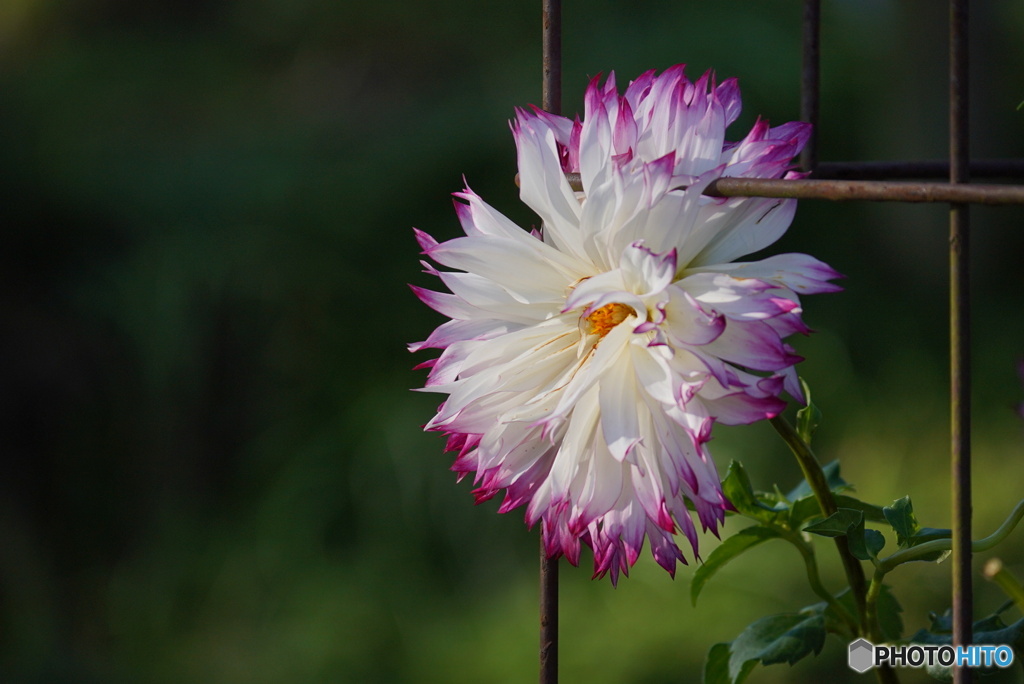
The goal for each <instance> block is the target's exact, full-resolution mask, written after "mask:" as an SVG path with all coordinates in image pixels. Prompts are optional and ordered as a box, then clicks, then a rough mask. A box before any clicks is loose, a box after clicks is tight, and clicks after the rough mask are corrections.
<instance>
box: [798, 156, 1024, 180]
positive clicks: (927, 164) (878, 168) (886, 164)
mask: <svg viewBox="0 0 1024 684" xmlns="http://www.w3.org/2000/svg"><path fill="white" fill-rule="evenodd" d="M812 176H813V177H814V178H821V179H826V178H827V179H835V180H869V179H882V178H888V179H897V178H901V179H909V178H949V160H948V159H935V160H922V161H868V162H819V163H818V165H817V166H816V167H815V171H814V173H813V174H812ZM970 176H971V178H1024V159H972V160H971V163H970Z"/></svg>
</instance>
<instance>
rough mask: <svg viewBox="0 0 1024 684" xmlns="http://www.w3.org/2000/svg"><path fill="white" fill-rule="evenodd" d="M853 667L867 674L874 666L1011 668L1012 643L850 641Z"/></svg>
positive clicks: (850, 659)
mask: <svg viewBox="0 0 1024 684" xmlns="http://www.w3.org/2000/svg"><path fill="white" fill-rule="evenodd" d="M847 663H848V664H849V665H850V669H851V670H854V671H856V672H860V673H862V674H863V673H864V672H867V671H868V670H870V669H871V668H873V667H880V666H882V665H889V666H890V667H925V666H931V665H941V666H943V667H953V666H958V667H993V666H994V667H1009V666H1010V665H1012V664H1013V649H1012V648H1010V647H1009V646H990V645H974V646H949V645H942V646H936V645H932V644H927V645H926V644H900V645H896V646H892V645H883V646H875V645H874V644H872V643H871V642H870V641H868V640H867V639H857V640H856V641H854V642H852V643H851V644H850V650H849V653H848V655H847Z"/></svg>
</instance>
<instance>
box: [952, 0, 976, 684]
mask: <svg viewBox="0 0 1024 684" xmlns="http://www.w3.org/2000/svg"><path fill="white" fill-rule="evenodd" d="M967 42H968V0H950V3H949V180H950V182H951V183H966V182H967V181H968V180H969V178H968V173H969V165H970V152H969V135H968V117H967V112H968V101H969V98H968V47H967ZM968 219H969V214H968V206H967V205H966V204H952V205H950V210H949V274H950V279H949V294H950V314H949V330H950V349H949V360H950V413H951V430H950V447H951V451H950V456H951V458H950V464H951V469H952V495H953V502H952V503H953V643H954V644H969V643H971V640H972V638H973V637H972V634H971V623H972V621H973V617H972V616H973V612H974V611H973V608H974V606H973V594H972V592H973V589H972V582H971V580H972V578H971V366H970V363H971V361H970V356H971V348H970V289H969V288H970V266H969V255H970V251H969V246H970V245H969V237H970V233H969V221H968ZM953 681H954V683H955V684H968V683H969V682H970V681H971V671H970V670H969V669H968V668H955V670H954V675H953Z"/></svg>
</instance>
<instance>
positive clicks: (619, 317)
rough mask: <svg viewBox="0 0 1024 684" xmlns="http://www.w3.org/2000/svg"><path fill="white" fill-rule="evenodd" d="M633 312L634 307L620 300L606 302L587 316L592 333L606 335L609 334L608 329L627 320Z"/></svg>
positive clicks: (600, 335)
mask: <svg viewBox="0 0 1024 684" xmlns="http://www.w3.org/2000/svg"><path fill="white" fill-rule="evenodd" d="M631 313H633V308H632V307H629V306H626V305H625V304H619V303H618V302H612V303H611V304H605V305H604V306H602V307H601V308H600V309H597V310H595V311H594V312H593V313H592V314H590V315H589V316H587V322H588V323H589V324H590V334H591V335H597V336H599V337H604V336H605V335H607V334H608V331H610V330H611V329H612V328H614V327H615V326H617V325H618V324H619V323H621V322H622V321H624V320H626V318H627V317H628V316H629V315H630V314H631Z"/></svg>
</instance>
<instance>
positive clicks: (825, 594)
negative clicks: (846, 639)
mask: <svg viewBox="0 0 1024 684" xmlns="http://www.w3.org/2000/svg"><path fill="white" fill-rule="evenodd" d="M782 538H783V539H785V540H786V541H788V542H790V543H791V544H792V545H793V546H795V547H796V548H797V550H798V551H799V552H800V555H801V556H802V557H803V559H804V565H805V566H806V568H807V582H808V584H810V585H811V591H813V592H814V593H815V594H817V595H818V597H819V598H821V599H823V600H824V601H825V603H827V604H828V605H829V607H830V608H832V610H833V611H834V612H835V613H836V615H838V616H839V617H840V618H841V619H842V620H843V622H844V623H846V628H847V629H849V630H850V635H851V636H856V635H857V632H858V627H857V618H855V617H854V616H852V615H850V612H849V611H848V610H846V608H845V607H844V606H843V604H841V603H839V601H837V600H836V597H835V596H833V595H832V593H831V592H830V591H829V590H828V589H826V588H825V585H824V584H822V583H821V575H820V574H819V573H818V561H817V559H816V558H815V557H814V546H813V545H812V544H809V543H808V542H806V541H804V539H803V538H801V536H800V533H799V532H793V531H788V530H787V531H786V532H785V533H783V535H782Z"/></svg>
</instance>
